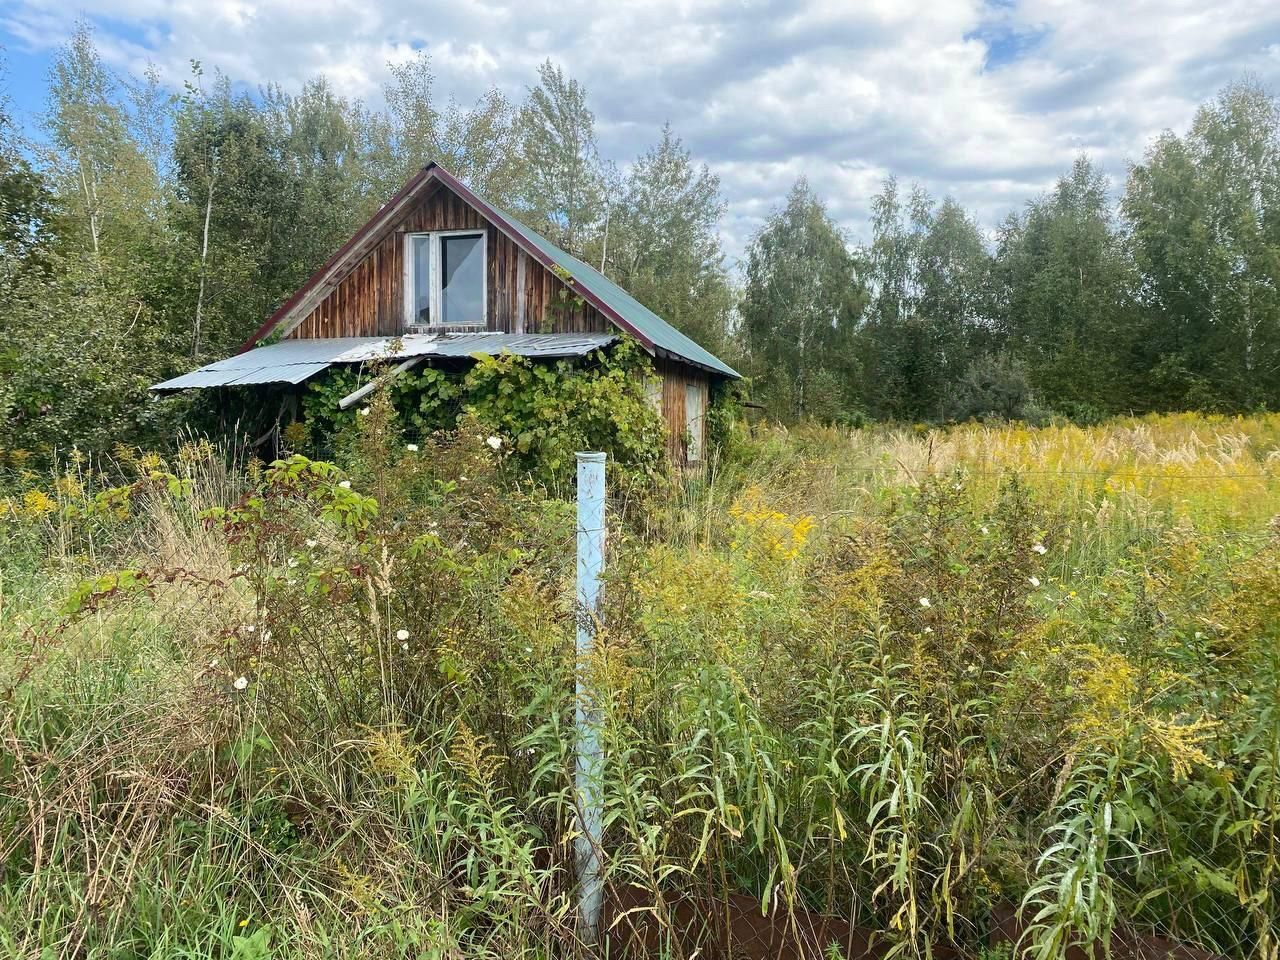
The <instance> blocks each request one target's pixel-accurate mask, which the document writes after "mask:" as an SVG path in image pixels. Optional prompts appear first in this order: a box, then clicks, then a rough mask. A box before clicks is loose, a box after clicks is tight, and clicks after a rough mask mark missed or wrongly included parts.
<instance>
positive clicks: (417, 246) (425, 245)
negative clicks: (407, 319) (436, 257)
mask: <svg viewBox="0 0 1280 960" xmlns="http://www.w3.org/2000/svg"><path fill="white" fill-rule="evenodd" d="M409 247H410V250H411V251H412V256H413V268H412V280H413V300H412V309H413V318H412V321H411V322H413V323H430V322H431V238H430V237H410V238H409Z"/></svg>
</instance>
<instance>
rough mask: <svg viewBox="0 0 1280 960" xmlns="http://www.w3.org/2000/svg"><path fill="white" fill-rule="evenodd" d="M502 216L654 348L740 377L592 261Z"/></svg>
mask: <svg viewBox="0 0 1280 960" xmlns="http://www.w3.org/2000/svg"><path fill="white" fill-rule="evenodd" d="M495 209H496V208H495ZM499 212H501V211H499ZM501 215H502V216H503V217H504V218H505V219H506V221H507V223H509V224H511V226H512V227H513V228H514V229H515V230H516V231H517V232H518V233H520V234H521V236H522V237H523V239H524V240H525V241H526V242H528V243H530V244H532V245H533V246H535V247H537V248H538V249H539V250H540V251H542V253H543V254H544V255H545V256H547V257H549V258H550V259H551V260H552V261H553V262H554V263H555V264H556V266H558V267H560V268H561V269H562V270H564V271H565V272H567V273H568V274H569V275H570V276H571V277H572V278H573V279H574V281H575V283H578V284H581V285H582V286H583V287H586V288H587V289H588V290H590V291H591V292H592V293H594V294H595V295H596V296H598V297H599V298H600V299H601V300H603V301H604V302H605V303H606V304H608V305H609V306H610V307H612V308H613V309H614V310H615V311H617V312H618V313H619V314H620V315H621V316H622V317H623V319H625V320H626V321H627V322H628V323H629V324H630V325H631V326H633V327H635V328H636V330H637V331H638V332H639V333H640V334H642V335H643V336H644V337H645V338H647V339H648V340H649V341H650V342H652V343H653V345H654V346H655V347H657V348H659V349H661V350H665V351H666V352H667V353H670V354H674V355H675V356H676V357H677V358H680V359H683V360H688V361H690V362H692V363H695V364H697V365H698V366H701V367H709V368H710V369H712V370H715V371H716V372H718V373H722V374H724V375H725V376H726V377H738V376H739V373H738V371H737V370H734V369H733V367H731V366H729V365H728V364H727V363H725V362H724V361H722V360H721V359H720V358H719V357H717V356H716V355H715V354H713V353H712V352H711V351H709V350H705V349H703V348H702V347H701V346H700V345H698V344H697V343H695V342H694V341H693V340H691V339H689V338H688V337H686V336H685V335H684V334H683V333H681V332H680V331H679V330H677V329H676V328H675V327H673V326H671V324H669V323H667V321H665V320H663V319H662V318H661V317H660V316H658V315H657V314H656V313H654V312H653V311H652V310H650V309H649V308H648V307H646V306H645V305H644V304H643V303H641V302H640V301H639V300H637V299H636V298H635V297H633V296H631V294H629V293H627V291H625V290H623V289H622V287H620V286H618V285H617V284H616V283H614V282H613V281H612V280H610V279H609V278H608V277H606V276H605V275H604V274H602V273H601V272H600V271H598V270H596V269H595V268H594V267H592V266H591V265H590V264H587V263H583V262H582V261H581V260H579V259H578V258H577V257H573V256H570V255H569V254H567V253H565V252H564V251H563V250H561V249H560V248H559V247H557V246H556V245H555V244H553V243H552V242H551V241H549V240H547V239H546V238H544V237H542V236H541V235H540V234H537V233H535V232H534V231H532V230H530V229H529V228H528V227H526V226H525V225H524V224H523V223H521V222H520V221H519V220H516V219H515V218H514V217H512V216H510V215H508V214H505V213H503V214H501Z"/></svg>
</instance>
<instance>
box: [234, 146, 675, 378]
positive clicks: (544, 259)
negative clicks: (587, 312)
mask: <svg viewBox="0 0 1280 960" xmlns="http://www.w3.org/2000/svg"><path fill="white" fill-rule="evenodd" d="M433 179H437V180H439V181H440V182H441V183H443V184H444V185H445V186H446V187H448V188H449V189H450V190H452V191H453V192H454V193H456V194H457V195H458V196H460V197H461V198H462V199H463V200H465V201H466V202H467V203H468V204H470V205H471V206H472V207H474V208H475V209H476V210H479V211H480V212H481V213H482V214H484V216H485V218H486V219H487V220H489V222H490V223H492V224H493V225H494V226H495V227H497V228H498V229H499V230H501V231H502V232H503V233H504V234H506V235H507V236H508V237H509V238H511V240H512V241H514V242H515V243H516V245H517V246H519V247H520V249H521V250H523V251H524V252H525V253H527V254H528V255H529V256H531V257H533V259H535V260H537V261H538V262H539V263H540V264H542V265H543V266H544V267H546V268H547V269H549V270H551V269H553V268H554V267H555V262H554V261H553V260H552V259H551V258H550V257H548V256H547V255H546V254H544V253H543V252H542V251H541V250H539V249H538V248H537V247H536V246H534V245H533V244H531V243H529V242H528V241H527V240H525V238H524V236H523V235H522V234H521V233H520V231H519V230H517V229H516V228H515V227H513V226H512V225H511V223H510V222H509V221H508V220H507V219H506V217H504V216H503V215H502V214H501V213H499V212H498V211H497V210H495V209H494V208H493V207H491V206H489V204H487V203H485V202H484V201H483V200H481V199H480V198H479V197H477V196H476V195H475V194H474V193H472V192H471V191H470V190H469V189H468V188H467V187H466V185H465V184H463V183H462V181H461V180H459V179H458V178H457V177H455V176H454V175H453V174H451V173H449V171H447V170H445V169H444V168H443V167H441V166H440V165H439V164H437V163H435V162H432V163H429V164H427V165H426V166H425V167H423V168H422V169H421V170H419V171H418V172H417V173H415V174H414V175H413V176H412V177H410V178H409V180H408V181H407V182H406V183H405V185H404V186H403V187H401V188H400V189H399V191H398V192H397V193H396V195H395V196H394V197H392V198H391V199H390V200H388V201H387V202H386V203H384V204H383V205H382V206H381V207H380V208H379V209H378V212H377V213H375V214H374V215H373V216H372V217H370V218H369V220H368V221H367V222H366V223H365V224H364V226H362V227H361V228H360V229H359V230H357V231H356V232H355V233H354V234H353V235H352V237H351V239H350V240H348V241H347V242H346V243H344V244H343V245H342V246H341V247H340V248H339V249H338V252H337V253H335V254H334V255H333V256H332V257H330V258H329V259H328V260H326V261H325V264H324V266H322V267H321V268H320V269H319V270H317V271H316V272H315V273H313V274H312V275H311V277H310V278H309V279H308V280H307V282H306V283H304V284H303V285H302V286H301V287H299V288H298V290H297V291H296V292H295V293H294V294H293V296H291V297H290V298H289V299H288V300H286V301H285V302H284V303H283V304H281V306H280V309H278V310H277V311H276V312H275V313H273V314H272V315H271V317H270V318H269V319H268V320H267V322H266V323H264V324H263V325H262V326H260V327H259V328H258V329H257V330H256V331H254V334H253V336H251V337H250V338H249V339H248V340H246V341H245V342H244V344H243V345H242V346H241V347H240V349H239V350H238V351H236V352H237V353H244V352H245V351H246V350H249V349H250V348H252V347H253V346H254V345H255V344H256V343H257V342H258V341H259V340H261V339H262V338H263V337H266V336H268V335H269V334H270V333H271V331H272V330H274V329H275V328H276V327H277V326H278V325H279V324H280V322H281V321H283V320H284V319H285V318H286V317H287V316H288V315H289V314H290V313H291V312H292V311H293V310H294V308H295V307H297V306H298V304H299V303H301V302H302V299H303V298H304V297H305V296H306V295H307V294H308V293H310V292H311V291H312V290H313V289H315V287H316V286H317V285H318V284H319V283H320V282H321V281H322V280H323V279H324V278H325V276H327V275H328V274H329V272H330V271H331V270H333V269H334V267H336V266H338V265H339V264H341V263H342V261H343V260H345V259H346V258H347V257H348V256H350V254H351V252H352V251H353V249H354V248H355V247H356V246H357V245H358V244H359V243H360V241H362V240H363V239H364V238H365V237H367V236H368V235H369V234H370V233H372V232H373V231H374V230H376V229H377V228H378V227H379V226H381V224H382V221H383V220H385V219H386V217H387V216H389V215H390V214H391V213H392V212H393V211H394V210H396V208H397V207H398V206H399V205H400V204H401V203H402V202H403V201H405V200H406V199H408V197H409V196H410V195H411V194H413V193H415V192H416V191H418V190H419V189H421V188H422V187H423V186H424V185H425V184H426V183H428V182H429V181H431V180H433ZM574 279H575V280H576V279H577V278H574ZM574 289H575V291H576V292H577V294H578V295H579V296H580V297H582V299H583V300H586V301H587V302H588V303H590V304H591V305H592V306H593V307H595V308H596V309H597V310H599V311H600V312H601V313H603V314H604V315H605V316H606V317H608V318H609V319H610V320H612V321H613V322H614V323H615V324H616V325H617V326H619V327H621V328H622V329H623V330H625V331H626V332H627V333H628V334H630V335H631V336H633V337H635V339H637V340H639V341H640V343H641V344H643V345H644V347H645V349H647V350H649V351H650V352H652V351H653V349H654V345H653V341H652V340H651V339H650V338H649V337H647V336H645V335H644V334H642V333H641V332H640V331H639V330H637V329H636V328H635V327H634V326H632V325H631V324H630V323H628V322H627V321H626V320H624V319H623V318H622V316H621V315H620V314H619V313H618V312H617V311H616V310H614V309H613V308H612V307H611V306H609V304H607V303H606V302H605V301H604V300H602V299H601V298H600V297H598V296H597V295H596V294H595V293H593V292H592V291H590V290H588V289H586V288H585V287H584V286H582V283H581V282H580V281H579V282H576V283H575V284H574Z"/></svg>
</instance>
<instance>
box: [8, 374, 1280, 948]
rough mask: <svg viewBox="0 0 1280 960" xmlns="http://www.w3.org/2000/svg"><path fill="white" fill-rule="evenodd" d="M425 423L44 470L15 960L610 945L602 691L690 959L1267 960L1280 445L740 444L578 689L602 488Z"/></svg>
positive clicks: (628, 542) (695, 495) (34, 524)
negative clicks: (824, 944)
mask: <svg viewBox="0 0 1280 960" xmlns="http://www.w3.org/2000/svg"><path fill="white" fill-rule="evenodd" d="M396 423H397V421H396V417H395V416H394V415H393V412H392V409H391V401H390V397H389V393H388V392H387V391H383V392H382V393H381V394H379V395H378V397H377V399H375V400H374V401H373V403H372V404H371V408H370V412H369V413H368V414H367V415H366V416H362V417H357V419H356V420H355V430H356V436H355V439H354V440H353V442H352V443H351V445H350V446H349V447H348V448H347V449H346V450H345V452H344V459H343V461H342V465H341V466H337V465H333V464H329V463H325V462H320V461H313V460H309V459H306V458H304V457H301V456H291V457H289V458H287V459H285V460H282V461H280V462H278V463H275V464H271V465H262V464H249V465H248V466H247V467H246V468H244V469H228V468H227V467H226V466H225V464H226V462H227V460H226V456H225V453H226V452H225V451H222V450H220V449H218V448H216V447H214V446H212V445H209V444H207V443H191V444H188V445H187V446H184V447H183V448H182V449H181V450H180V451H179V452H178V453H177V454H176V455H175V456H174V457H172V458H170V459H168V460H167V461H162V460H161V459H160V458H157V457H154V456H149V457H137V456H131V455H128V456H127V455H126V452H125V451H121V458H120V459H118V460H117V462H116V464H115V466H114V467H113V468H112V470H111V471H108V472H107V473H99V472H97V471H89V470H88V469H87V466H86V465H83V464H81V465H79V466H77V465H76V464H75V463H70V464H68V465H67V469H66V470H65V472H62V473H59V474H58V475H56V476H54V477H52V478H50V477H49V476H48V475H46V474H43V473H34V472H31V471H27V472H18V473H14V474H11V475H10V477H9V481H8V482H9V489H10V494H9V496H8V499H6V500H5V501H4V503H5V506H4V512H5V516H4V518H3V520H0V537H3V538H4V542H3V550H0V556H3V558H4V559H3V561H0V563H2V566H0V573H2V575H3V591H2V592H0V597H2V598H3V599H2V601H0V631H2V638H3V642H2V643H0V696H3V709H0V955H6V956H14V957H27V956H31V955H39V954H40V952H41V951H44V952H45V955H52V956H86V957H106V956H135V955H136V956H192V957H195V956H210V957H213V956H217V957H225V956H237V957H255V956H267V955H271V956H278V957H310V956H317V955H324V956H351V957H356V956H372V955H379V956H381V955H411V956H449V957H459V956H494V957H497V956H502V957H512V956H527V957H535V956H537V957H545V956H549V955H550V956H561V955H567V954H576V953H579V952H580V951H581V950H582V947H581V946H580V945H579V944H578V943H577V940H576V934H575V924H574V912H573V900H572V893H573V886H572V884H573V873H572V863H571V856H570V854H571V850H570V846H569V841H570V839H571V837H572V833H573V827H572V824H573V810H574V806H573V805H574V793H573V779H572V778H573V756H572V752H571V751H572V736H571V733H570V728H571V723H572V711H573V708H574V705H575V701H574V695H573V685H574V676H575V670H581V671H582V676H583V679H584V680H585V682H586V683H587V684H588V687H589V688H590V689H591V690H593V691H594V692H595V693H594V698H593V699H594V702H595V703H596V705H597V706H598V707H599V708H600V709H601V711H602V715H603V743H604V748H605V753H606V757H607V760H606V763H605V767H604V770H605V774H604V778H605V780H604V784H603V790H604V797H605V803H606V814H605V824H606V831H605V842H604V850H605V868H606V875H607V881H608V885H609V889H610V891H611V893H612V894H613V895H618V896H621V895H623V894H625V895H627V896H629V897H631V900H629V901H628V902H631V903H636V904H640V905H643V906H644V908H645V911H646V912H645V913H642V914H633V915H632V916H631V917H630V918H629V920H643V919H644V918H645V917H649V918H650V920H649V921H648V922H652V923H656V924H657V925H658V927H657V929H658V935H659V937H660V938H661V939H662V940H664V942H665V943H666V944H667V946H668V948H669V952H671V953H672V954H673V955H675V954H680V953H681V952H682V951H684V950H686V948H687V944H685V943H684V942H683V941H681V940H680V938H678V937H676V936H674V934H673V931H674V927H672V926H670V925H668V922H669V920H670V918H671V917H672V916H673V914H674V911H675V910H676V904H678V903H679V902H680V899H681V898H682V897H686V896H697V897H699V898H703V900H702V902H711V903H715V902H719V901H723V900H724V899H725V898H728V897H730V896H732V895H737V894H747V895H749V896H750V897H752V898H754V899H755V901H756V902H757V904H758V907H759V909H761V910H767V911H769V912H770V913H771V914H782V915H785V914H786V913H787V912H788V911H791V910H799V909H800V908H808V909H812V910H816V911H821V912H825V913H829V914H834V915H838V916H841V917H845V918H847V919H850V920H852V921H854V922H856V923H858V924H861V925H863V926H866V927H870V928H872V929H875V930H878V931H880V932H881V936H882V938H883V940H884V942H885V943H886V945H887V946H889V947H891V948H892V949H894V950H895V951H896V953H897V955H900V956H907V957H910V956H922V955H926V953H927V951H928V950H929V949H931V945H939V944H946V943H954V944H957V945H959V946H960V947H962V948H963V949H964V950H965V951H966V952H968V953H969V954H971V955H974V956H977V955H979V953H980V950H981V949H982V945H983V944H984V943H985V935H986V932H987V930H988V927H989V925H990V923H991V917H992V913H993V911H996V910H999V909H1000V908H1001V907H1002V906H1003V905H1006V904H1019V903H1021V904H1022V905H1023V907H1024V919H1025V921H1026V924H1027V926H1028V933H1027V938H1028V939H1027V940H1026V942H1025V944H1026V945H1027V946H1029V947H1030V948H1031V949H1033V951H1034V955H1036V956H1038V957H1044V958H1051V957H1060V956H1062V950H1063V947H1064V946H1065V945H1066V944H1068V943H1071V942H1075V941H1097V940H1103V941H1105V939H1106V937H1107V934H1108V933H1109V932H1110V931H1111V930H1112V929H1113V928H1121V927H1124V928H1126V929H1136V930H1139V931H1142V930H1158V931H1163V932H1165V933H1167V934H1169V935H1171V936H1172V937H1174V938H1175V939H1178V940H1182V941H1186V942H1190V943H1194V944H1198V945H1200V946H1202V947H1205V948H1208V949H1212V950H1215V951H1217V952H1220V953H1223V954H1225V955H1228V956H1232V957H1241V958H1244V957H1250V958H1252V957H1266V956H1274V955H1275V951H1276V945H1277V919H1278V918H1277V908H1276V896H1277V893H1280V890H1278V889H1277V887H1278V881H1277V873H1276V870H1277V860H1276V857H1277V854H1276V837H1277V829H1278V828H1280V780H1277V777H1278V776H1280V773H1278V771H1280V716H1278V715H1277V711H1276V703H1277V693H1278V690H1277V687H1278V686H1280V653H1278V652H1277V651H1280V642H1278V641H1280V539H1278V538H1280V531H1278V530H1277V529H1276V526H1275V521H1274V517H1275V516H1276V515H1277V513H1280V417H1277V416H1276V415H1266V416H1256V417H1250V418H1228V417H1217V416H1208V417H1206V416H1194V415H1178V416H1165V417H1147V418H1143V419H1132V420H1123V421H1110V422H1107V423H1105V424H1102V425H1100V426H1097V427H1093V428H1087V429H1085V428H1078V427H1068V426H1051V427H1046V428H1043V429H1033V428H1029V427H1024V426H1009V427H995V426H977V425H970V426H963V427H957V428H953V429H950V430H946V431H936V430H929V431H925V430H920V431H914V430H912V431H885V430H873V429H864V430H859V431H856V432H853V433H849V432H845V431H841V430H836V429H820V428H816V427H806V428H803V429H797V430H794V431H791V432H786V431H782V430H765V431H762V432H760V433H759V434H758V435H757V436H755V437H750V438H749V437H746V436H744V435H743V434H742V433H741V432H738V433H737V434H735V437H734V443H733V451H732V453H731V454H729V455H726V456H723V457H722V458H721V459H720V461H719V466H718V469H717V470H716V471H714V472H711V473H708V474H707V475H705V476H701V477H690V478H686V480H685V481H684V482H683V484H682V485H681V486H680V487H679V488H673V489H671V490H670V491H669V492H664V493H663V494H662V496H660V497H657V498H655V499H653V500H650V501H648V502H647V503H646V504H644V506H643V509H641V510H631V511H629V512H627V513H626V514H625V520H624V519H622V517H623V515H622V514H620V513H618V512H615V513H614V523H613V528H612V529H611V531H610V538H611V539H610V543H611V547H610V572H609V580H608V586H607V591H606V597H607V602H606V607H605V609H604V611H603V616H602V623H603V632H602V634H601V637H600V643H599V647H598V653H597V655H596V656H595V657H594V658H593V659H591V661H590V662H588V663H585V664H575V662H574V659H573V638H572V635H573V630H574V626H575V622H576V618H575V615H574V611H573V609H572V607H571V604H570V602H569V599H568V598H569V596H570V595H571V584H572V576H573V556H572V541H573V516H572V507H571V505H570V504H568V503H565V502H563V501H560V500H557V499H554V498H550V497H548V496H546V495H545V494H544V493H541V492H539V489H538V488H530V487H529V486H528V485H526V484H524V483H523V481H522V480H521V478H520V477H519V475H518V474H517V473H516V472H515V471H513V470H511V469H510V467H509V464H508V462H506V461H504V458H503V453H502V449H505V446H504V447H502V448H500V449H499V450H495V449H494V448H493V445H491V444H490V443H488V429H487V428H486V429H482V428H480V427H479V426H478V425H476V424H474V423H471V422H468V421H465V420H464V421H463V425H462V426H461V428H460V429H458V430H456V431H454V432H452V433H450V434H447V435H444V434H441V435H436V436H433V437H430V438H423V439H421V440H419V441H417V442H416V443H415V445H416V446H417V447H418V449H416V450H411V449H409V448H408V443H407V442H406V440H405V438H404V437H403V436H401V435H400V434H399V433H398V431H397V426H396ZM502 439H503V442H504V445H509V444H510V443H511V442H512V438H511V437H510V436H503V437H502ZM110 472H115V473H118V474H122V475H121V476H115V477H114V478H112V477H110V476H109V475H108V474H109V473H110ZM707 898H709V901H708V900H707ZM706 916H707V917H708V920H707V923H708V925H710V926H714V925H715V924H716V923H717V922H719V921H718V920H717V919H716V918H717V916H718V914H717V911H716V910H714V909H711V910H709V911H708V912H707V914H706ZM618 929H621V925H620V926H619V927H616V928H615V930H618Z"/></svg>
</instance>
